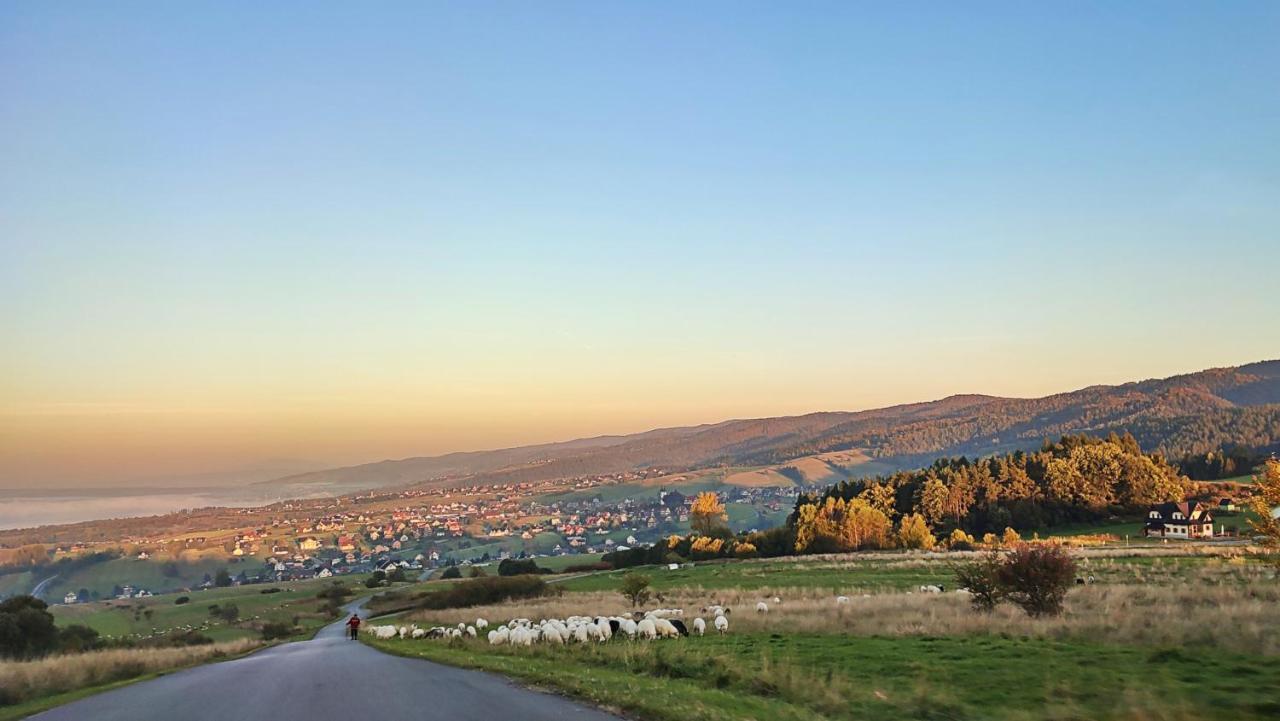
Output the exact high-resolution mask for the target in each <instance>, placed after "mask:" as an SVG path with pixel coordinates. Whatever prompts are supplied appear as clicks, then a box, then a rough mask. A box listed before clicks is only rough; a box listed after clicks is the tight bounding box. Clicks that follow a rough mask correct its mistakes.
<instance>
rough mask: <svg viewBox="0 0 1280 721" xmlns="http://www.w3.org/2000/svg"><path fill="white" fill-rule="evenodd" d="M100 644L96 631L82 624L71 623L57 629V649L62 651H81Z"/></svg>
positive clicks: (91, 648) (90, 649)
mask: <svg viewBox="0 0 1280 721" xmlns="http://www.w3.org/2000/svg"><path fill="white" fill-rule="evenodd" d="M101 645H102V642H101V640H99V638H98V632H97V631H95V630H94V629H92V628H89V627H88V626H85V625H83V624H79V623H73V624H71V625H69V626H63V627H62V628H61V629H59V630H58V650H59V651H62V652H63V653H83V652H84V651H92V650H93V649H95V648H98V647H99V646H101Z"/></svg>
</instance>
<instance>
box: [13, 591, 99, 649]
mask: <svg viewBox="0 0 1280 721" xmlns="http://www.w3.org/2000/svg"><path fill="white" fill-rule="evenodd" d="M98 645H99V640H98V632H97V631H95V630H93V629H92V628H89V627H88V626H84V625H80V624H71V625H69V626H64V627H62V628H58V627H57V626H56V625H55V624H54V620H53V614H51V613H49V606H48V604H46V603H45V602H44V601H41V600H40V599H38V598H35V597H32V596H14V597H12V598H8V599H5V600H4V601H2V602H0V658H10V659H28V658H38V657H40V656H44V655H46V654H49V653H54V652H56V651H62V652H68V653H70V652H78V651H87V650H89V649H92V648H96V647H97V646H98Z"/></svg>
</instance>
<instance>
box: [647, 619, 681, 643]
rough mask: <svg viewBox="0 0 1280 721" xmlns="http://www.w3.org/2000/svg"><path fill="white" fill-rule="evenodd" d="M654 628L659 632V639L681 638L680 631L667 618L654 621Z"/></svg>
mask: <svg viewBox="0 0 1280 721" xmlns="http://www.w3.org/2000/svg"><path fill="white" fill-rule="evenodd" d="M653 628H654V630H655V631H657V632H658V638H679V637H680V631H679V630H678V629H677V628H676V627H675V625H674V624H672V623H671V621H669V620H667V619H665V618H655V619H653Z"/></svg>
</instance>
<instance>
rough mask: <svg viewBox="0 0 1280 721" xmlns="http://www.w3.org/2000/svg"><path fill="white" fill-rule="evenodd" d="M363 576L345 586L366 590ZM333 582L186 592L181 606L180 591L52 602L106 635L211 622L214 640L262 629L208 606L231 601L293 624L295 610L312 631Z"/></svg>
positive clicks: (249, 612)
mask: <svg viewBox="0 0 1280 721" xmlns="http://www.w3.org/2000/svg"><path fill="white" fill-rule="evenodd" d="M363 579H364V576H350V577H344V578H343V580H344V581H345V582H346V584H347V586H348V587H350V588H352V589H354V590H356V592H357V593H360V592H362V591H364V587H363V586H362V585H361V582H362V581H363ZM329 582H330V579H317V580H314V581H295V582H290V583H280V584H261V585H254V586H239V587H231V588H217V589H210V590H208V591H197V592H194V593H191V594H188V595H189V597H190V598H191V602H190V603H186V604H183V605H181V606H179V605H175V604H174V600H175V599H176V598H178V597H177V596H174V595H165V596H155V597H152V598H141V599H132V600H129V601H108V602H100V603H86V604H76V605H73V606H62V605H59V606H53V607H51V608H50V610H51V611H52V612H53V615H54V618H55V619H56V620H57V622H58V623H59V624H61V625H65V624H71V623H82V624H85V625H87V626H89V627H91V628H94V629H96V630H97V631H98V633H101V634H103V635H104V636H115V637H122V636H128V635H131V634H138V635H143V636H146V635H149V634H151V633H152V629H158V630H159V631H160V632H164V631H166V630H168V629H172V628H178V627H182V626H192V627H196V628H199V627H201V626H202V625H204V624H208V628H207V630H204V631H203V633H205V634H206V635H208V636H209V637H211V638H213V639H214V640H216V641H225V640H230V639H235V638H245V637H252V636H257V635H258V634H257V632H256V631H254V630H253V629H250V628H240V627H238V626H236V625H234V624H228V623H225V622H223V621H217V620H213V619H211V618H210V616H209V606H210V605H212V604H215V603H216V604H223V605H225V604H229V603H233V604H235V605H236V607H237V608H239V609H240V618H241V619H244V620H246V621H247V620H251V619H252V618H253V617H254V616H259V617H260V618H259V619H258V620H259V621H280V622H284V623H290V622H292V619H293V617H294V616H295V615H297V616H299V624H298V625H299V626H300V627H301V628H303V629H304V630H306V631H313V630H315V629H318V628H319V627H320V626H322V625H324V623H326V622H327V620H328V619H326V618H324V617H323V616H320V615H319V614H317V613H316V607H317V605H318V602H316V600H315V596H316V593H317V592H319V591H320V589H321V588H323V587H324V586H326V585H327V584H328V583H329ZM272 587H275V588H281V589H285V590H282V591H281V592H280V593H270V594H264V593H262V592H261V591H262V590H263V589H266V588H272ZM139 606H141V608H142V609H150V610H151V611H152V615H151V618H147V617H146V616H145V615H142V616H140V617H137V618H135V612H134V611H135V609H136V608H138V607H139Z"/></svg>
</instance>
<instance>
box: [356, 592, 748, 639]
mask: <svg viewBox="0 0 1280 721" xmlns="http://www.w3.org/2000/svg"><path fill="white" fill-rule="evenodd" d="M702 611H703V613H706V614H709V615H710V617H711V626H710V627H711V628H712V629H714V630H715V631H716V632H718V633H728V632H729V614H730V613H731V612H732V610H731V609H730V608H728V607H726V606H708V607H706V608H704V609H702ZM756 611H757V612H759V613H768V611H769V607H768V605H767V604H765V603H764V602H763V601H761V602H760V603H759V604H757V605H756ZM488 628H489V622H488V621H486V620H485V619H483V618H478V619H476V622H475V623H474V624H466V623H459V624H458V625H457V626H454V627H447V626H436V627H434V628H429V629H428V628H419V627H418V626H417V625H416V624H414V625H410V626H373V627H371V628H370V629H369V630H370V632H371V633H373V635H374V636H375V637H376V638H380V639H390V638H396V637H399V638H402V639H403V638H441V639H454V638H463V637H468V638H476V637H478V636H479V635H480V633H481V632H485V631H486V629H488ZM707 628H708V625H707V621H706V620H705V619H703V618H702V617H701V616H699V617H697V618H694V619H693V620H692V621H691V622H689V623H688V624H685V622H684V610H683V609H679V608H659V609H655V610H652V611H645V612H637V613H635V614H632V616H631V617H626V616H569V617H568V618H564V619H559V618H548V619H542V620H539V621H537V622H534V621H531V620H529V619H527V618H516V619H512V620H510V621H508V622H507V623H506V624H504V625H500V626H497V627H495V628H493V629H490V630H488V631H487V633H486V638H487V639H488V640H489V643H490V644H492V645H494V646H501V645H511V646H532V645H533V644H535V643H551V644H561V645H563V644H568V643H592V642H596V643H604V642H605V641H608V640H610V639H612V638H615V637H618V638H626V639H628V640H635V639H640V640H645V641H650V640H656V639H660V638H679V637H681V636H690V635H692V636H702V635H704V634H706V632H707Z"/></svg>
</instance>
